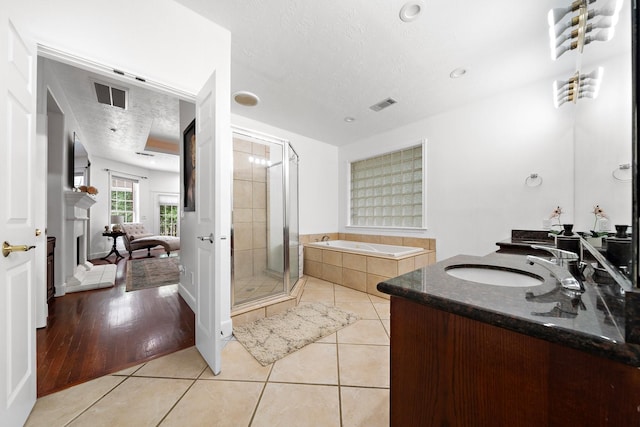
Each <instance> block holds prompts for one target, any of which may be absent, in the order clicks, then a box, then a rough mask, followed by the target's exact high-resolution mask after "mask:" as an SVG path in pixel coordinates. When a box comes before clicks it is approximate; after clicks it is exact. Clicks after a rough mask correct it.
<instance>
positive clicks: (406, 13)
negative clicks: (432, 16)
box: [400, 0, 422, 22]
mask: <svg viewBox="0 0 640 427" xmlns="http://www.w3.org/2000/svg"><path fill="white" fill-rule="evenodd" d="M420 12H422V2H421V1H415V0H412V1H408V2H406V3H405V4H404V6H402V8H401V9H400V19H401V20H402V21H404V22H412V21H415V20H416V18H417V17H418V16H419V15H420Z"/></svg>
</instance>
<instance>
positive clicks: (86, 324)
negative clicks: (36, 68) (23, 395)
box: [37, 58, 195, 396]
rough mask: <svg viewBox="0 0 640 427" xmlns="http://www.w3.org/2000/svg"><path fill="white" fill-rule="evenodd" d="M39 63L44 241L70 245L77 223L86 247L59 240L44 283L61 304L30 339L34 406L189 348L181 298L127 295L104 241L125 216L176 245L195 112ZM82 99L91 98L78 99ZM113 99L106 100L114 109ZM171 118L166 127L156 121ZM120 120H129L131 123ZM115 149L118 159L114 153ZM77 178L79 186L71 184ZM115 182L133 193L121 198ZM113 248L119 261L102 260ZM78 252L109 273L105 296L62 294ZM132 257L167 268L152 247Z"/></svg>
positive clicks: (122, 266) (169, 288) (189, 324)
mask: <svg viewBox="0 0 640 427" xmlns="http://www.w3.org/2000/svg"><path fill="white" fill-rule="evenodd" d="M39 61H42V62H43V63H42V64H41V65H40V70H42V73H41V75H42V79H43V83H44V84H41V85H39V87H46V88H47V91H46V98H47V99H46V102H47V123H48V130H47V133H48V140H49V161H48V179H47V184H48V185H47V186H48V191H47V193H48V199H49V200H48V208H47V224H48V234H49V235H50V236H51V237H62V236H68V235H69V234H70V233H72V234H73V233H76V231H75V229H76V228H77V223H78V222H82V223H83V225H82V227H83V232H82V236H83V239H84V245H80V244H79V243H78V242H79V240H78V239H77V237H75V235H74V236H73V238H71V239H68V238H66V237H65V238H59V239H57V240H58V244H57V245H56V249H57V250H56V251H55V252H54V256H55V261H54V268H53V271H54V273H53V274H54V280H53V281H52V282H53V283H54V285H55V286H54V288H55V294H56V295H57V296H59V297H58V298H53V299H51V300H50V302H49V319H48V325H47V327H46V328H43V329H40V330H38V332H37V368H38V375H37V382H38V396H42V395H46V394H49V393H51V392H54V391H57V390H60V389H63V388H66V387H68V386H71V385H74V384H78V383H81V382H84V381H87V380H90V379H92V378H96V377H99V376H101V375H104V374H107V373H111V372H116V371H118V370H120V369H124V368H127V367H130V366H134V365H136V364H139V363H142V362H144V361H147V360H149V359H152V358H154V357H158V356H161V355H164V354H167V353H170V352H173V351H177V350H179V349H182V348H185V347H188V346H192V345H194V344H195V338H194V335H195V332H194V331H195V328H194V314H193V311H192V310H191V308H190V307H189V305H188V304H187V303H186V302H185V301H184V300H183V299H182V297H181V296H180V295H179V292H178V285H176V284H170V285H166V286H162V287H149V288H147V289H141V290H136V291H130V292H128V291H127V290H126V285H127V282H128V281H129V282H130V281H131V276H132V270H133V269H132V268H128V267H130V265H131V264H129V252H128V251H127V250H126V249H127V248H125V247H124V245H123V242H122V239H114V238H113V235H108V234H109V233H111V234H112V232H113V228H112V227H113V225H114V224H113V221H111V218H112V216H114V214H116V213H117V214H121V213H122V212H125V213H129V214H130V216H129V217H128V218H127V222H136V223H140V224H143V225H144V226H145V227H146V228H147V229H148V230H149V231H150V232H152V233H153V234H157V235H173V236H177V237H179V228H180V227H179V218H180V215H179V208H180V205H179V200H180V197H179V195H180V166H179V165H180V142H181V136H182V129H183V127H182V126H181V124H182V123H183V122H186V123H189V122H190V121H191V120H193V117H194V116H195V106H194V105H193V103H191V102H186V101H183V100H179V99H177V98H175V97H171V96H168V95H166V94H155V95H152V94H148V93H146V92H145V94H144V95H140V94H141V93H142V92H141V91H142V89H140V88H138V87H133V86H131V85H128V84H127V83H123V82H121V81H119V80H118V79H117V78H109V77H105V76H103V75H98V74H95V73H91V72H88V71H87V70H83V69H79V68H77V67H72V66H70V65H68V64H65V63H61V62H57V61H54V60H51V59H45V58H39ZM39 74H40V73H39ZM105 85H107V86H108V87H110V88H115V87H117V88H120V89H124V91H125V93H126V94H127V95H126V100H125V102H124V104H122V105H124V106H125V107H130V108H129V109H127V108H122V111H118V110H112V109H114V108H120V107H119V106H118V105H115V106H114V105H105V104H101V105H98V104H100V99H99V98H100V95H99V89H98V88H99V87H100V86H105ZM92 91H93V92H92ZM147 92H148V91H147ZM87 93H91V94H92V95H93V96H94V98H92V99H85V98H86V94H87ZM115 94H116V92H111V93H110V96H111V99H110V100H111V101H112V102H113V101H114V100H115V99H116V98H117V95H115ZM41 96H45V95H43V94H39V99H40V97H41ZM39 102H40V101H39ZM92 103H95V104H96V105H90V104H92ZM145 103H146V104H147V105H146V108H147V109H148V110H150V111H151V114H153V115H154V117H153V119H151V123H150V120H149V118H146V117H142V115H143V113H142V112H141V111H142V110H144V109H145V107H144V106H143V104H145ZM116 104H119V103H117V102H116ZM134 107H135V108H134ZM101 112H104V113H105V114H102V115H101V114H100V113H101ZM160 113H162V114H160ZM172 113H173V115H174V117H172V118H167V117H165V116H164V115H163V114H172ZM128 114H133V115H135V117H134V118H133V119H131V120H130V119H128V118H127V115H128ZM172 124H173V125H174V127H175V129H176V131H175V133H176V134H177V135H175V136H174V139H176V140H177V141H173V144H172V141H167V139H168V138H167V137H166V136H165V134H166V133H169V131H168V130H167V129H168V128H170V127H171V125H172ZM95 127H99V129H94V128H95ZM114 129H115V130H114ZM154 129H155V130H154ZM105 133H106V135H107V136H112V137H114V139H115V142H116V143H115V144H114V143H111V142H109V143H105V142H104V138H105V137H104V135H101V134H105ZM145 134H146V138H145V139H144V141H143V144H144V145H142V146H140V145H139V144H138V145H136V142H135V140H136V138H138V139H139V135H145ZM80 143H81V144H82V145H83V146H84V149H85V150H86V153H87V159H88V161H83V162H80V161H78V159H74V156H73V155H72V154H73V152H74V149H73V146H74V145H76V146H77V145H78V144H80ZM118 144H119V145H120V146H121V147H119V149H116V148H114V147H113V145H118ZM96 147H98V148H96ZM109 147H111V149H112V151H109V150H107V148H109ZM136 153H138V154H136ZM111 154H112V155H111ZM152 163H154V164H152ZM171 163H174V164H173V165H172V164H171ZM163 167H164V169H163ZM79 175H82V178H83V182H82V183H79V182H75V181H74V178H75V177H76V176H79ZM120 181H123V182H124V181H127V182H132V183H135V184H136V185H135V186H134V185H132V186H131V190H132V191H130V192H129V193H127V192H126V191H125V189H124V185H119V184H118V183H119V182H120ZM114 183H115V184H114ZM76 184H81V185H76ZM81 186H84V187H94V188H96V189H97V194H95V195H94V199H95V204H93V205H92V206H91V207H90V208H88V209H87V210H86V219H84V220H83V219H82V218H81V221H78V219H77V218H74V220H73V224H71V223H70V219H69V216H68V215H67V213H66V212H67V211H68V209H67V207H66V206H65V205H64V203H65V202H64V200H65V198H66V197H65V196H66V195H67V194H68V193H69V192H72V193H73V192H77V191H76V190H78V189H79V188H80V187H81ZM134 187H135V189H136V190H135V193H134V191H133V188H134ZM114 209H115V210H117V212H115V211H114ZM76 234H77V233H76ZM112 245H113V247H114V248H115V249H116V250H119V252H121V253H122V254H123V255H124V258H122V259H120V258H118V257H117V256H116V255H115V254H114V255H110V256H108V257H105V255H109V252H110V249H111V246H112ZM83 251H84V252H85V253H84V259H88V260H89V261H90V262H91V261H93V262H91V264H93V265H94V266H103V265H104V266H114V268H113V270H114V278H113V286H106V285H105V286H104V287H102V286H100V288H101V289H99V290H89V291H84V290H83V291H82V292H69V289H68V288H66V287H65V285H66V284H67V283H68V282H69V281H70V279H69V278H70V277H75V276H76V273H75V268H76V266H80V264H83V262H82V260H81V259H79V258H78V256H77V253H78V252H80V253H81V252H83ZM74 252H75V254H74V255H71V254H70V253H74ZM178 253H179V252H176V251H172V253H171V255H172V256H175V255H177V254H178ZM131 255H132V256H131V258H133V260H132V261H131V262H135V260H138V259H142V260H146V259H148V258H158V259H159V258H165V257H166V255H167V253H166V251H165V248H164V247H162V246H157V247H156V248H153V247H151V248H144V250H139V251H134V252H133V253H132V254H131ZM101 258H105V259H101ZM174 261H175V260H174ZM176 268H177V265H176ZM72 280H73V279H71V281H72ZM152 285H153V284H152Z"/></svg>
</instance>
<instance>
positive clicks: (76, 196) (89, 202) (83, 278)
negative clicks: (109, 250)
mask: <svg viewBox="0 0 640 427" xmlns="http://www.w3.org/2000/svg"><path fill="white" fill-rule="evenodd" d="M64 199H65V211H66V215H65V219H66V222H67V224H66V225H67V227H66V233H65V238H66V239H67V242H66V243H67V244H66V247H67V248H70V249H71V250H70V251H67V253H66V254H64V255H63V256H64V260H63V262H64V265H65V267H66V268H65V271H67V272H69V273H71V274H70V275H68V277H67V279H66V281H65V284H64V285H63V289H56V296H62V295H64V294H65V293H69V292H78V291H86V290H90V289H98V288H106V287H109V286H113V285H114V284H115V278H116V266H115V265H113V264H109V265H95V266H94V265H93V264H92V263H90V262H89V261H87V236H88V233H87V225H88V221H89V209H90V208H91V206H93V205H94V204H95V203H96V199H95V198H94V197H93V196H90V195H89V194H87V193H84V192H79V191H66V192H65V193H64Z"/></svg>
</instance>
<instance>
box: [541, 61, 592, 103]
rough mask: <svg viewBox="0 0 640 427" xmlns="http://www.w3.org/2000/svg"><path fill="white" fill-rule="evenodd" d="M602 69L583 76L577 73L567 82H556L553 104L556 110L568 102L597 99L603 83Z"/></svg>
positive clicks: (554, 84)
mask: <svg viewBox="0 0 640 427" xmlns="http://www.w3.org/2000/svg"><path fill="white" fill-rule="evenodd" d="M602 74H603V70H602V67H598V68H597V69H596V70H594V71H592V72H590V73H587V74H581V73H580V72H578V71H576V73H575V74H574V75H573V76H571V77H570V78H569V79H567V80H556V81H554V82H553V104H554V105H555V107H556V108H559V107H560V106H561V105H563V104H565V103H566V102H573V103H574V104H575V103H576V102H578V99H581V98H591V99H595V98H597V97H598V93H599V92H600V84H601V83H602Z"/></svg>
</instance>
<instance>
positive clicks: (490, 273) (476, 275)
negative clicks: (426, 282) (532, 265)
mask: <svg viewBox="0 0 640 427" xmlns="http://www.w3.org/2000/svg"><path fill="white" fill-rule="evenodd" d="M446 271H447V274H448V275H450V276H453V277H456V278H458V279H462V280H467V281H470V282H476V283H482V284H484V285H494V286H508V287H515V288H527V287H530V286H538V285H541V284H542V283H543V282H544V279H543V278H542V277H539V276H536V275H535V274H532V273H528V272H526V271H521V270H516V269H508V268H504V267H496V266H492V265H478V266H475V265H452V266H450V267H447V269H446Z"/></svg>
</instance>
